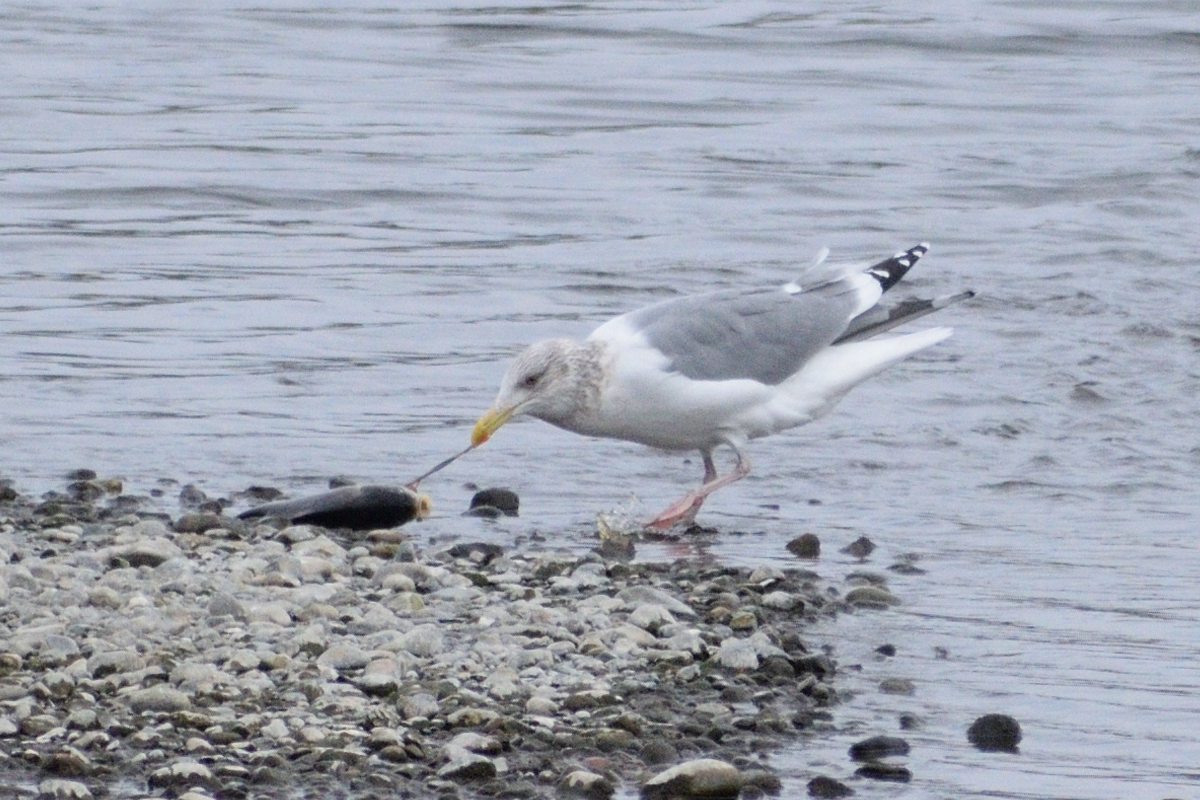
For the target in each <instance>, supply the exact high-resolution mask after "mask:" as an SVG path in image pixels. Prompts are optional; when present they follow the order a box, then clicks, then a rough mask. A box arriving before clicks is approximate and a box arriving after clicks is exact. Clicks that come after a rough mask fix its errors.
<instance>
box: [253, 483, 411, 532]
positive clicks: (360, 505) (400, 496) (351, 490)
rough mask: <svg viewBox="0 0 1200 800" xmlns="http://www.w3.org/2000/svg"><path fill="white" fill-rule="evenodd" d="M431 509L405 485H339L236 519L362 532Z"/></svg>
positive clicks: (391, 525)
mask: <svg viewBox="0 0 1200 800" xmlns="http://www.w3.org/2000/svg"><path fill="white" fill-rule="evenodd" d="M432 510H433V502H432V501H431V500H430V498H429V495H427V494H418V493H417V492H415V491H413V490H412V489H409V488H408V487H406V486H343V487H341V488H340V489H334V490H333V491H329V492H325V493H323V494H318V495H314V496H312V497H302V498H299V499H296V500H281V501H279V502H276V503H267V504H265V505H261V506H257V507H256V508H252V509H250V510H249V511H243V512H242V513H241V514H238V519H260V518H264V517H276V518H279V519H285V520H288V521H289V522H291V523H293V524H295V525H320V526H322V527H325V528H349V529H350V530H356V531H365V530H372V529H374V528H395V527H397V526H399V525H403V524H404V523H406V522H411V521H412V520H414V519H425V518H426V517H428V516H429V514H430V512H431V511H432Z"/></svg>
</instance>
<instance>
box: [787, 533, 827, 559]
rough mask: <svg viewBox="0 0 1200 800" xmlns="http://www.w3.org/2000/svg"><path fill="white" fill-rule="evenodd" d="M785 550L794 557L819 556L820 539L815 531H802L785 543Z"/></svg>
mask: <svg viewBox="0 0 1200 800" xmlns="http://www.w3.org/2000/svg"><path fill="white" fill-rule="evenodd" d="M787 551H788V552H789V553H791V554H792V555H794V556H795V557H796V558H819V557H820V555H821V540H820V539H818V538H817V535H816V534H815V533H802V534H800V535H799V536H797V537H796V538H795V539H792V540H791V541H790V542H788V543H787Z"/></svg>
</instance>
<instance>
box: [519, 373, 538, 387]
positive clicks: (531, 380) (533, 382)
mask: <svg viewBox="0 0 1200 800" xmlns="http://www.w3.org/2000/svg"><path fill="white" fill-rule="evenodd" d="M541 379H542V373H540V372H531V373H529V374H528V375H526V376H525V380H523V381H521V385H522V386H524V387H525V388H526V389H532V388H533V387H535V386H537V385H538V381H540V380H541Z"/></svg>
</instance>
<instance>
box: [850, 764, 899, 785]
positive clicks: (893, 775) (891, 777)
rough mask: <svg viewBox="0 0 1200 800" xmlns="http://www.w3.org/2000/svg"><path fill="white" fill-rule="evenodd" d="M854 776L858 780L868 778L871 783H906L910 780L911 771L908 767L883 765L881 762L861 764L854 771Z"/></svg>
mask: <svg viewBox="0 0 1200 800" xmlns="http://www.w3.org/2000/svg"><path fill="white" fill-rule="evenodd" d="M854 774H855V775H857V776H858V777H860V778H870V779H871V780H873V781H892V782H893V783H908V782H909V781H911V780H912V770H910V769H909V768H908V767H901V766H899V765H898V764H884V763H883V762H881V761H872V762H871V763H870V764H863V765H862V766H861V767H859V768H858V769H856V770H855V771H854Z"/></svg>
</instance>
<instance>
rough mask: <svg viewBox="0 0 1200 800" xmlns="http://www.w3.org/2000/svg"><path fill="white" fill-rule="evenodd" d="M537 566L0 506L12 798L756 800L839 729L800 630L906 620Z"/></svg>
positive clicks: (383, 537)
mask: <svg viewBox="0 0 1200 800" xmlns="http://www.w3.org/2000/svg"><path fill="white" fill-rule="evenodd" d="M530 547H531V545H525V546H524V548H523V549H522V551H520V552H516V551H508V550H504V549H501V548H499V547H497V546H495V545H492V544H474V545H472V544H457V545H454V546H453V547H448V548H444V549H437V550H434V549H431V550H423V549H422V548H421V547H420V546H418V545H417V544H416V543H415V542H414V541H412V540H410V539H409V538H408V537H407V536H406V535H405V533H404V531H402V530H400V531H398V530H377V531H372V532H369V533H366V534H353V535H348V534H339V533H338V532H336V531H328V530H325V529H323V528H319V527H314V526H308V525H289V526H284V525H283V524H282V523H275V524H273V523H271V522H265V521H260V520H248V521H243V520H237V519H233V518H231V517H228V516H226V515H224V514H223V513H222V505H221V504H219V503H218V504H213V505H210V506H208V507H204V506H201V507H200V509H199V510H193V511H189V512H188V513H184V514H182V515H180V516H178V517H176V518H174V519H171V518H168V517H167V516H166V515H164V514H160V513H152V512H145V511H143V510H141V509H140V508H139V506H138V504H137V503H136V502H133V501H132V500H129V499H126V498H123V497H122V496H121V495H120V486H119V484H115V485H114V484H113V482H110V483H108V484H105V482H102V481H96V480H94V478H93V479H91V480H88V479H86V476H85V479H84V480H80V481H77V482H76V483H75V484H73V485H72V488H71V490H70V491H69V492H68V493H65V494H61V495H58V494H51V495H48V496H47V497H44V498H42V499H38V500H34V499H30V498H27V497H24V496H22V495H20V494H18V493H17V492H15V491H13V490H12V489H11V488H10V487H8V486H5V485H3V484H0V609H2V618H0V798H9V797H13V798H16V797H20V798H31V797H48V798H87V797H114V798H118V797H120V798H123V797H146V796H166V797H186V798H188V800H201V799H202V798H214V799H215V798H250V797H255V798H257V797H327V798H340V797H346V798H371V797H381V798H382V797H389V798H391V797H408V798H454V797H463V798H474V797H480V798H487V797H521V798H536V797H559V796H584V797H594V798H604V797H608V796H611V795H612V794H613V793H614V792H619V793H623V794H636V793H638V792H640V793H642V794H643V795H644V796H647V797H655V796H668V795H670V796H689V794H690V795H693V796H699V795H700V794H701V793H702V792H707V794H705V795H704V796H713V797H721V796H728V797H737V796H740V797H742V798H747V799H749V798H753V797H759V796H762V795H763V794H771V793H774V792H777V791H778V788H779V780H778V778H777V777H776V776H775V775H774V774H773V773H772V772H771V771H770V770H769V769H768V768H767V767H766V766H765V764H766V756H767V755H768V754H770V753H771V752H773V751H774V750H776V749H777V748H779V747H780V746H781V745H783V744H786V743H790V742H794V741H795V740H796V738H797V737H803V736H813V735H819V733H820V731H821V729H822V728H823V727H828V726H829V725H830V724H831V723H830V719H831V716H830V713H829V711H828V710H827V707H829V706H830V705H831V704H833V703H835V702H836V699H837V692H836V688H835V682H834V678H835V665H834V663H833V661H832V660H831V659H830V658H829V657H828V656H827V655H826V654H824V653H822V652H820V651H819V650H818V649H816V648H814V647H813V646H811V645H810V644H809V643H808V642H807V641H806V640H805V630H806V628H807V627H808V626H810V625H811V624H812V622H813V621H814V620H816V619H818V618H820V617H822V616H827V615H832V614H836V613H838V611H839V610H841V609H844V608H846V604H847V603H848V602H850V603H859V604H864V605H878V604H881V603H887V602H891V600H892V598H890V595H888V594H887V592H886V590H885V589H883V588H881V587H879V586H874V585H869V584H870V581H864V583H865V584H868V585H864V586H862V587H860V588H861V589H862V590H863V591H858V590H855V591H858V593H857V595H855V594H854V591H852V592H849V593H847V594H846V596H842V594H841V593H840V592H838V591H837V590H835V589H834V588H832V587H830V586H828V585H826V584H825V583H823V582H822V580H821V579H820V578H819V576H817V575H816V574H815V573H813V572H811V571H809V570H806V569H803V568H800V567H798V568H796V569H787V570H780V569H778V568H776V567H773V566H763V567H759V568H757V569H753V570H751V569H744V568H732V567H724V566H719V565H712V564H693V563H689V562H687V561H679V562H676V563H671V564H634V563H626V562H624V561H622V560H620V559H619V558H609V557H602V556H601V555H600V554H598V553H592V554H589V555H586V556H583V557H578V556H565V555H563V554H561V553H554V552H537V551H533V550H530V549H529V548H530ZM798 563H799V562H798ZM852 595H853V596H852ZM835 783H836V782H835ZM689 787H690V788H689Z"/></svg>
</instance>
